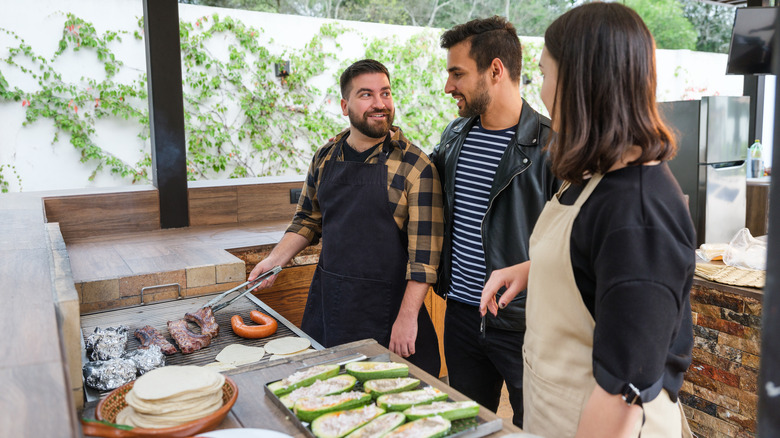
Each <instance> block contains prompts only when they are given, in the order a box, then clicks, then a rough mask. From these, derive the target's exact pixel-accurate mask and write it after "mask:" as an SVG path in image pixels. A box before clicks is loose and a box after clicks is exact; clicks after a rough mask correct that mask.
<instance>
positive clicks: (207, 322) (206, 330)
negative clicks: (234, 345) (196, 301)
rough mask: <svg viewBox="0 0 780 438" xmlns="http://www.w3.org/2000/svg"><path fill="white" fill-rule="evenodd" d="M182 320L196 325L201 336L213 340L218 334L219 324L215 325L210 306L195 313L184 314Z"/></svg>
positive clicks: (215, 320) (215, 321)
mask: <svg viewBox="0 0 780 438" xmlns="http://www.w3.org/2000/svg"><path fill="white" fill-rule="evenodd" d="M184 319H186V320H187V321H190V322H194V323H195V324H198V325H199V326H200V333H201V334H203V335H206V336H208V337H210V338H214V337H216V336H217V335H218V334H219V324H217V319H216V318H215V317H214V312H213V311H212V310H211V306H206V307H203V308H201V309H198V311H197V312H195V313H185V314H184Z"/></svg>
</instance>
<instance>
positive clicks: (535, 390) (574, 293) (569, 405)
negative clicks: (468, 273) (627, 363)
mask: <svg viewBox="0 0 780 438" xmlns="http://www.w3.org/2000/svg"><path fill="white" fill-rule="evenodd" d="M601 178H602V175H595V176H594V177H593V178H592V181H591V182H590V183H589V184H587V185H586V186H585V188H584V190H583V191H582V193H581V194H580V196H579V198H578V199H577V201H576V202H575V203H574V205H571V206H568V205H562V204H560V203H559V202H558V196H560V194H561V193H563V191H564V190H565V189H566V188H567V187H568V186H569V184H568V183H567V184H564V185H563V187H561V190H560V191H559V192H558V194H557V195H556V196H554V197H553V199H552V200H550V201H549V202H547V205H546V206H545V208H544V210H543V211H542V214H541V216H539V219H538V220H537V222H536V226H535V227H534V231H533V233H532V234H531V240H530V259H531V271H530V273H529V279H528V301H527V304H526V325H527V327H526V332H525V343H524V346H523V360H524V365H525V366H524V370H523V388H524V389H523V406H524V408H525V415H524V417H523V430H524V431H526V432H529V433H532V434H535V435H540V436H543V437H547V438H563V437H573V436H574V435H575V434H576V432H577V425H578V423H579V420H580V414H581V413H582V410H583V408H584V407H585V403H586V402H587V401H588V397H589V396H590V394H591V392H592V391H593V388H594V387H595V385H596V380H595V379H594V377H593V365H592V354H593V331H594V327H595V321H594V320H593V317H592V316H591V315H590V312H589V311H588V308H587V307H586V306H585V303H584V302H583V301H582V296H581V295H580V291H579V289H578V288H577V283H576V281H575V279H574V272H573V270H572V266H571V252H570V241H571V229H572V224H573V223H574V219H575V218H576V217H577V215H578V214H579V211H580V207H581V206H582V204H584V203H585V201H586V200H587V199H588V197H589V196H590V194H591V193H592V192H593V190H594V189H595V188H596V186H597V185H598V183H599V181H601ZM644 413H645V417H646V419H645V424H644V426H641V423H639V422H638V423H637V426H636V431H637V435H638V434H639V428H640V427H641V436H642V438H649V437H664V438H666V437H691V436H692V435H691V432H690V429H689V428H688V423H687V422H686V420H685V415H684V414H683V412H682V407H681V406H680V404H679V403H673V402H672V401H671V399H670V398H669V394H668V393H667V392H666V390H662V391H661V394H659V395H658V397H656V398H655V399H654V400H653V401H651V402H650V403H645V404H644Z"/></svg>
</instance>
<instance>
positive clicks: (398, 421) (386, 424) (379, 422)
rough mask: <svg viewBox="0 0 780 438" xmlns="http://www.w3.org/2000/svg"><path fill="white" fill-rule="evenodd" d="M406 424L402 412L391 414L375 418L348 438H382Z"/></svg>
mask: <svg viewBox="0 0 780 438" xmlns="http://www.w3.org/2000/svg"><path fill="white" fill-rule="evenodd" d="M405 422H406V415H404V414H402V413H400V412H389V413H387V414H383V415H380V416H378V417H376V418H374V419H373V420H371V422H369V423H368V424H366V425H365V426H363V427H361V428H360V429H358V430H356V431H354V432H352V433H351V434H349V435H347V438H381V437H383V436H385V434H387V433H388V432H390V431H391V430H393V429H395V428H396V427H398V426H400V425H402V424H404V423H405Z"/></svg>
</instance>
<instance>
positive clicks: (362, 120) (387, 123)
mask: <svg viewBox="0 0 780 438" xmlns="http://www.w3.org/2000/svg"><path fill="white" fill-rule="evenodd" d="M374 114H385V115H387V118H386V119H384V120H383V122H382V123H377V121H374V122H373V123H372V122H371V121H370V120H369V116H371V115H374ZM348 115H349V123H350V124H351V125H352V126H353V127H354V128H355V129H357V130H358V131H359V132H360V133H361V134H363V135H365V136H366V137H369V138H382V137H384V136H386V135H387V133H388V132H389V131H390V127H391V126H393V119H394V114H393V112H392V111H390V110H384V111H367V112H365V113H364V114H363V117H360V116H358V115H357V114H355V113H353V112H352V111H351V110H349V111H348Z"/></svg>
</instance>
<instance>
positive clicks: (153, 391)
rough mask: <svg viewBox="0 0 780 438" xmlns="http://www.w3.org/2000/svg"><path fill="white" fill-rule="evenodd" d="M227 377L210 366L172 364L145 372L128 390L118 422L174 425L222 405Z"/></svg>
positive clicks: (144, 426) (195, 417)
mask: <svg viewBox="0 0 780 438" xmlns="http://www.w3.org/2000/svg"><path fill="white" fill-rule="evenodd" d="M224 383H225V377H224V376H223V375H222V374H220V373H218V372H216V371H214V370H210V369H208V368H203V367H198V366H176V365H170V366H166V367H162V368H157V369H154V370H152V371H149V372H148V373H146V374H144V375H142V376H141V377H139V378H138V380H136V381H135V383H134V384H133V388H132V389H131V390H130V391H129V392H128V393H127V394H125V401H126V402H127V407H126V408H124V409H122V410H121V411H120V412H119V413H118V414H117V416H116V423H118V424H126V425H128V426H134V427H143V428H163V427H174V426H178V425H180V424H184V423H187V422H190V421H193V420H198V419H200V418H203V417H205V416H207V415H210V414H213V413H214V412H216V411H217V410H219V408H221V407H222V385H224Z"/></svg>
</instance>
